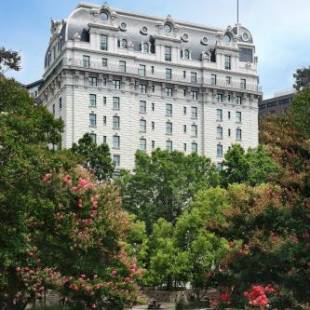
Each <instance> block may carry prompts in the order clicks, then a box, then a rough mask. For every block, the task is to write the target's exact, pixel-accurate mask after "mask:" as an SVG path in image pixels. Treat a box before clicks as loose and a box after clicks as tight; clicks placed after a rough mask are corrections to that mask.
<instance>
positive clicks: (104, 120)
mask: <svg viewBox="0 0 310 310" xmlns="http://www.w3.org/2000/svg"><path fill="white" fill-rule="evenodd" d="M106 124H107V117H106V116H105V115H104V116H103V125H104V126H106Z"/></svg>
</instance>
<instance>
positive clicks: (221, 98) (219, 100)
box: [216, 93, 224, 102]
mask: <svg viewBox="0 0 310 310" xmlns="http://www.w3.org/2000/svg"><path fill="white" fill-rule="evenodd" d="M216 99H217V102H223V101H224V94H221V93H217V94H216Z"/></svg>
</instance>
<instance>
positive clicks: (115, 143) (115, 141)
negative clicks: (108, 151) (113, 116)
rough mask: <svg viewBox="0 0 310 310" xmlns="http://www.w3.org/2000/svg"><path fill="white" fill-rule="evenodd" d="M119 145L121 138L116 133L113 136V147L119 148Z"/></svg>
mask: <svg viewBox="0 0 310 310" xmlns="http://www.w3.org/2000/svg"><path fill="white" fill-rule="evenodd" d="M120 146H121V138H120V136H118V135H114V136H113V149H119V148H120Z"/></svg>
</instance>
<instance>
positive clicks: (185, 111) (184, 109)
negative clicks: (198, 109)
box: [183, 107, 187, 115]
mask: <svg viewBox="0 0 310 310" xmlns="http://www.w3.org/2000/svg"><path fill="white" fill-rule="evenodd" d="M186 113H187V109H186V107H183V114H184V115H186Z"/></svg>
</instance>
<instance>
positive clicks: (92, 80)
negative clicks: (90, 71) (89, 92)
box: [88, 76, 98, 87]
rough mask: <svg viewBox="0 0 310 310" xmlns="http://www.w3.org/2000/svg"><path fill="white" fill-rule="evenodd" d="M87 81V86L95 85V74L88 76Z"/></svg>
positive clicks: (96, 82) (96, 81)
mask: <svg viewBox="0 0 310 310" xmlns="http://www.w3.org/2000/svg"><path fill="white" fill-rule="evenodd" d="M88 83H89V86H91V87H97V85H98V79H97V78H96V77H95V76H90V77H89V78H88Z"/></svg>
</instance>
